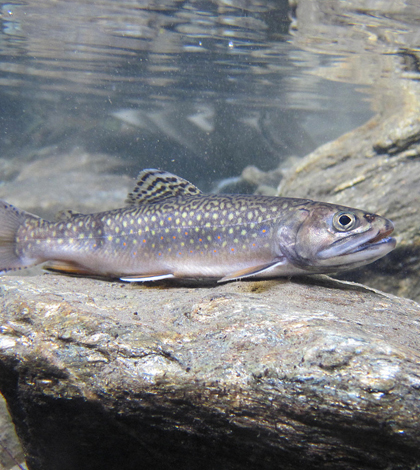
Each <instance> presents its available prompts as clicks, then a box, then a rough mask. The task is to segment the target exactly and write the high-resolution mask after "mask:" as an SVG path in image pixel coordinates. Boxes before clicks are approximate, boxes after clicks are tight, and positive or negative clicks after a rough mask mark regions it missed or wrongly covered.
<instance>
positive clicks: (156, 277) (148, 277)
mask: <svg viewBox="0 0 420 470" xmlns="http://www.w3.org/2000/svg"><path fill="white" fill-rule="evenodd" d="M173 277H175V276H174V274H172V273H164V272H162V273H153V274H152V273H151V274H144V275H135V274H134V275H131V276H124V277H120V281H125V282H146V281H160V280H162V279H171V278H173Z"/></svg>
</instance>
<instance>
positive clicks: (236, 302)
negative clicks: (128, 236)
mask: <svg viewBox="0 0 420 470" xmlns="http://www.w3.org/2000/svg"><path fill="white" fill-rule="evenodd" d="M0 325H1V326H0V368H1V373H0V392H1V393H2V394H3V395H4V396H5V398H6V400H7V403H8V406H9V409H10V411H11V414H12V417H13V420H14V423H15V426H16V428H17V432H18V435H19V437H20V439H21V441H22V444H23V447H24V451H25V453H26V456H27V464H28V468H30V469H31V470H41V469H42V470H52V469H57V470H58V469H59V470H67V469H68V470H73V469H80V468H83V469H121V468H124V469H138V468H153V469H170V468H171V469H172V468H177V469H198V468H199V469H200V470H203V469H214V468H223V469H242V468H247V469H278V468H283V469H296V468H302V469H304V468H311V469H313V468H323V469H328V468H331V469H385V468H399V469H400V468H414V467H415V466H416V465H420V423H419V420H418V416H419V414H420V334H419V333H420V306H419V305H418V304H416V303H415V302H413V301H410V300H406V299H400V298H397V297H394V296H392V295H388V294H385V293H382V292H379V291H375V290H373V289H372V290H371V289H367V288H365V287H363V286H360V285H357V284H350V283H345V282H342V281H336V280H332V279H330V278H327V277H325V276H318V277H312V278H309V277H306V278H302V279H298V278H294V279H292V280H286V279H279V280H272V281H258V282H252V281H251V282H250V281H248V282H236V283H228V284H224V285H217V286H214V285H207V286H199V285H196V286H193V285H178V286H173V285H171V284H163V283H162V284H153V285H148V286H146V285H125V284H121V283H107V282H101V281H96V280H91V279H77V278H67V277H58V276H55V275H51V274H49V275H43V276H36V277H25V278H22V277H8V278H4V279H3V283H2V286H1V297H0Z"/></svg>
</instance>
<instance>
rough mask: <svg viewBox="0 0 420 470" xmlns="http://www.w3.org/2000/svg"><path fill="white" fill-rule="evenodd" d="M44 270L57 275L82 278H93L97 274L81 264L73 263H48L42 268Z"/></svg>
mask: <svg viewBox="0 0 420 470" xmlns="http://www.w3.org/2000/svg"><path fill="white" fill-rule="evenodd" d="M42 268H43V269H45V270H47V271H52V272H55V273H62V274H73V275H81V276H83V275H84V276H93V275H95V273H94V272H93V271H90V270H89V269H88V268H85V267H84V266H81V265H80V264H77V263H73V262H71V261H55V260H52V261H48V262H47V263H45V264H44V265H43V266H42Z"/></svg>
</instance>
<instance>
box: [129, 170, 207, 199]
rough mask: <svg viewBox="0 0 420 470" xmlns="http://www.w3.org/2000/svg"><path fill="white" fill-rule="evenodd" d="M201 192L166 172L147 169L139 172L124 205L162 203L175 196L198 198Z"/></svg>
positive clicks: (187, 182)
mask: <svg viewBox="0 0 420 470" xmlns="http://www.w3.org/2000/svg"><path fill="white" fill-rule="evenodd" d="M201 194H202V192H201V191H200V190H199V189H198V188H197V187H196V186H194V185H193V184H192V183H190V182H189V181H187V180H184V179H183V178H180V177H179V176H176V175H173V174H172V173H169V172H168V171H162V170H155V169H147V170H143V171H141V172H140V174H139V176H138V177H137V183H136V186H135V187H134V189H133V191H132V192H131V193H129V194H128V196H127V199H126V200H125V203H126V204H128V205H129V206H138V205H141V204H144V203H152V202H153V203H154V202H159V201H163V200H164V199H168V198H170V197H177V196H199V195H201Z"/></svg>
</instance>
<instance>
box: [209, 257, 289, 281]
mask: <svg viewBox="0 0 420 470" xmlns="http://www.w3.org/2000/svg"><path fill="white" fill-rule="evenodd" d="M285 261H286V260H276V261H273V262H272V263H266V264H260V265H257V266H251V267H249V268H245V269H241V270H239V271H235V272H233V273H230V274H227V275H226V276H225V277H222V279H219V280H218V281H217V282H227V281H234V280H235V279H244V278H246V277H251V276H260V275H262V276H261V277H264V275H267V277H269V276H270V271H271V270H273V269H274V268H276V267H277V266H281V265H283V264H284V263H285Z"/></svg>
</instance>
